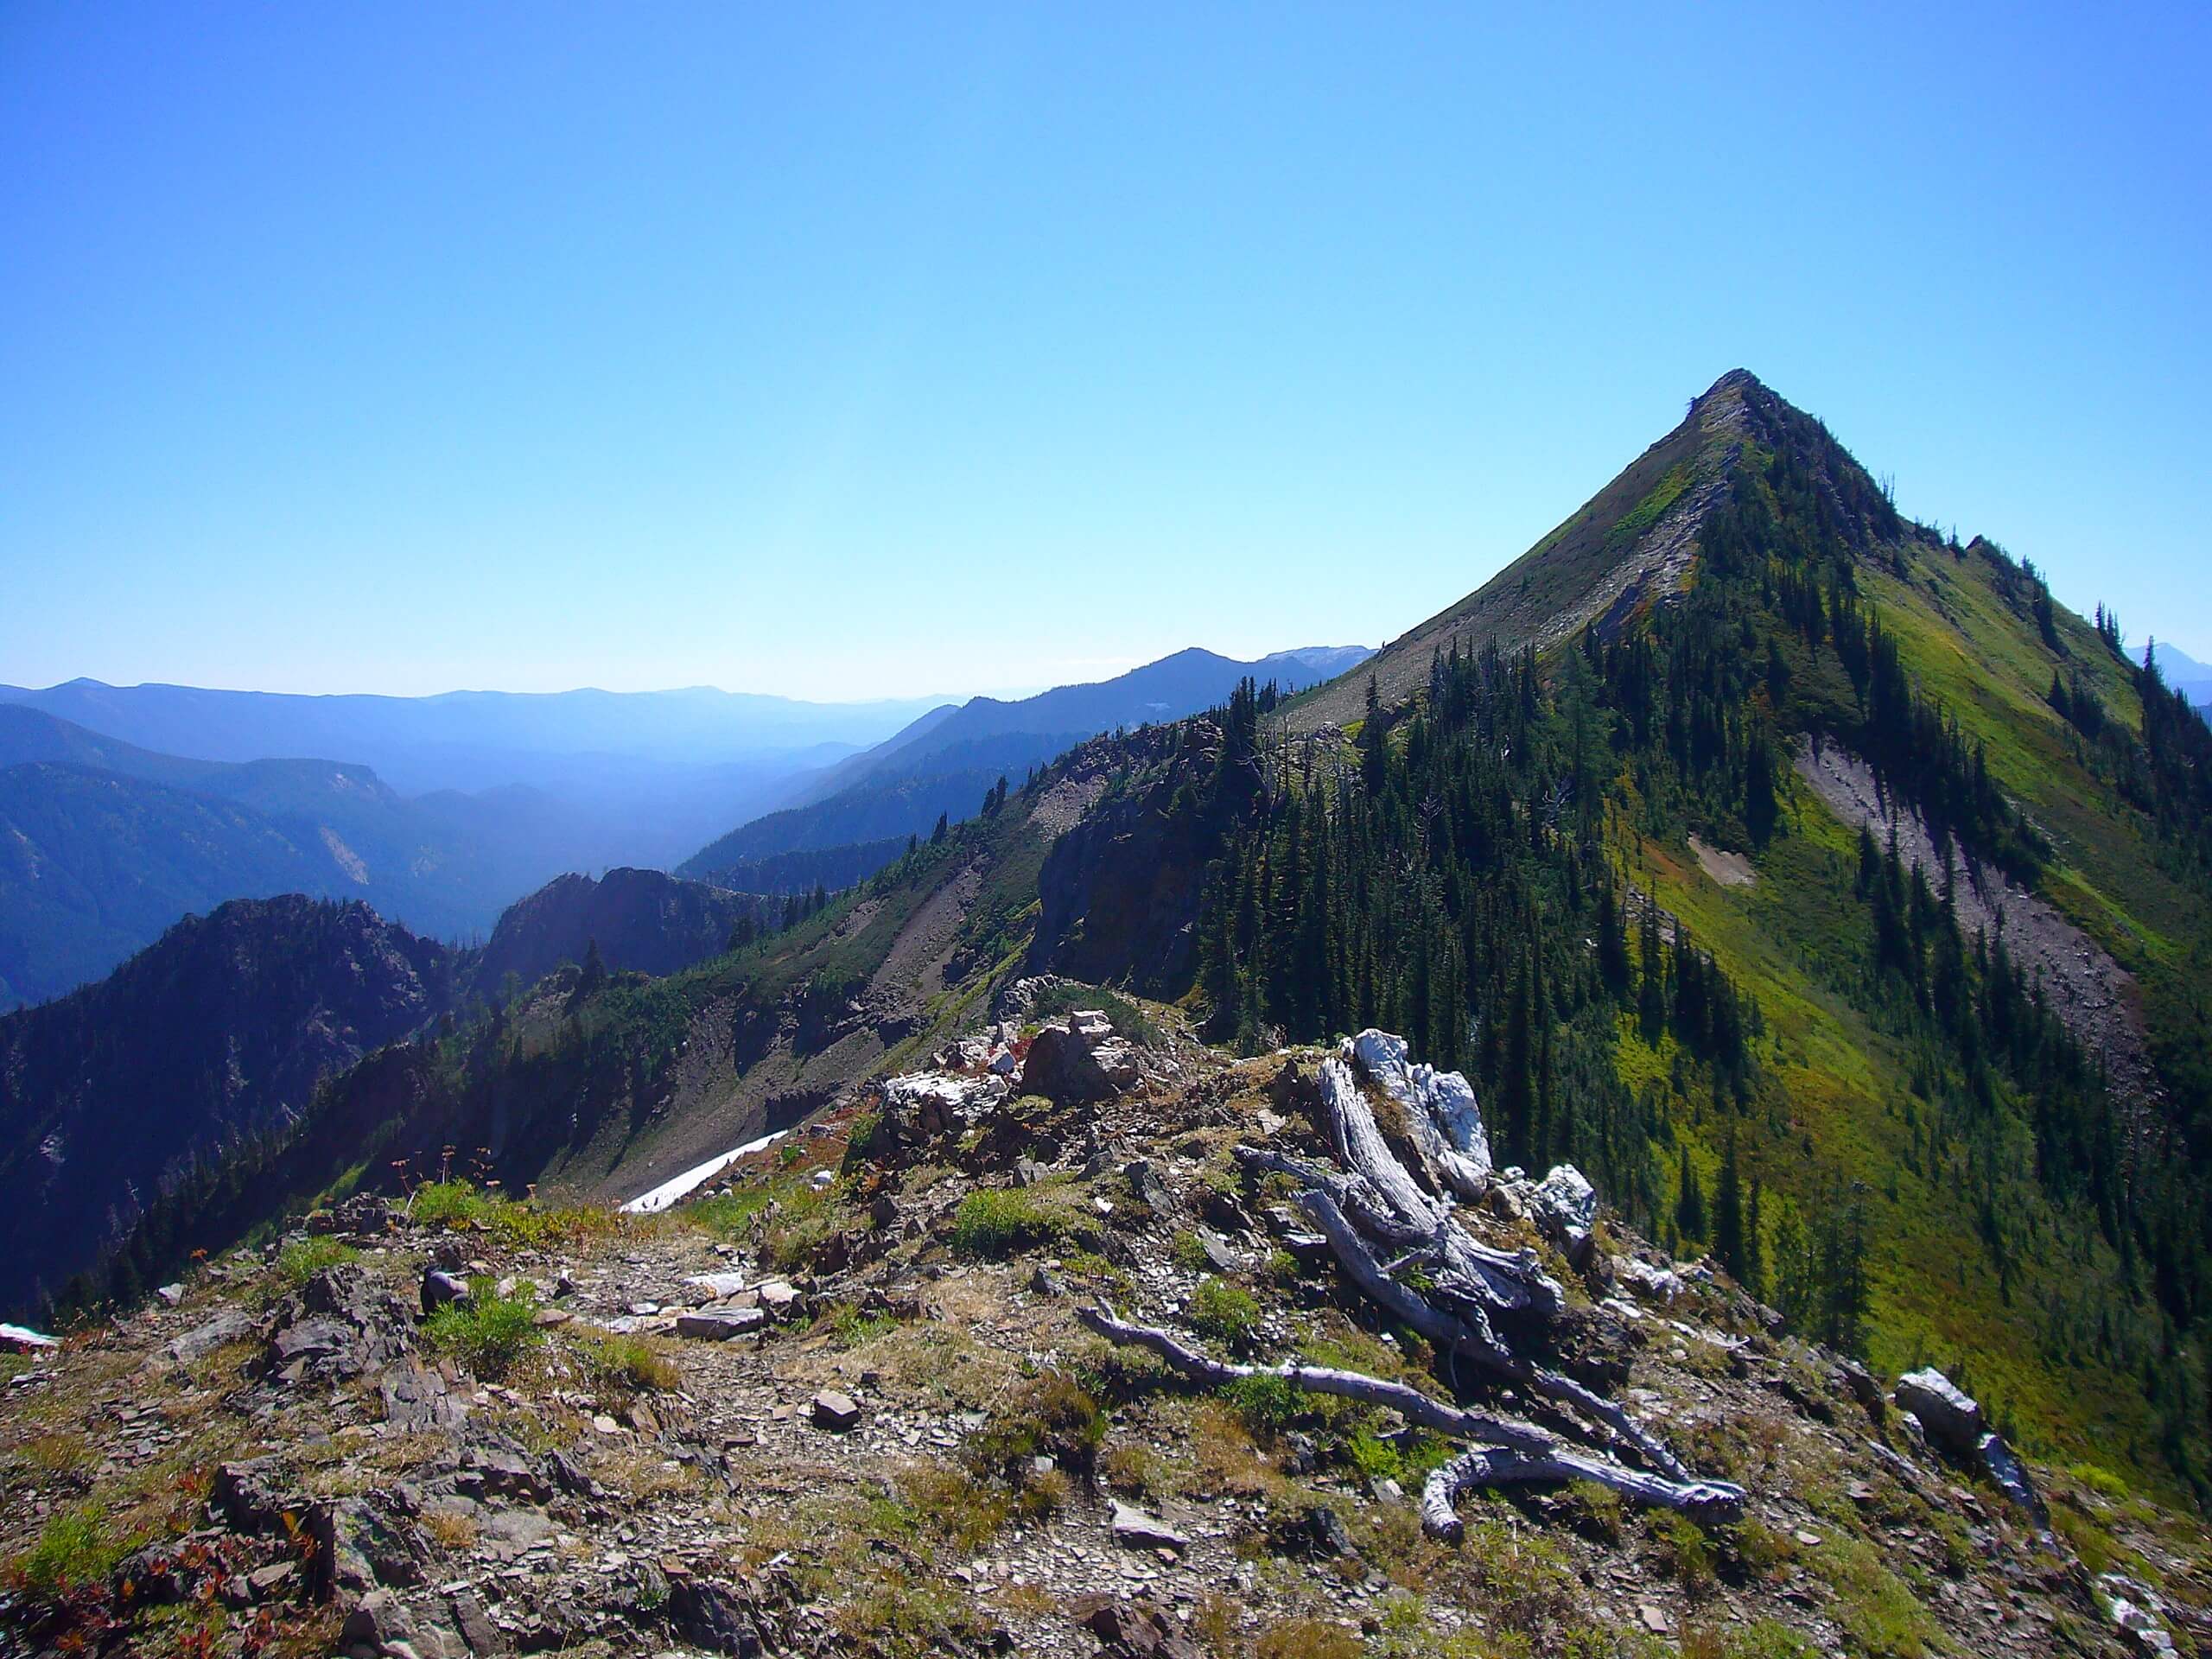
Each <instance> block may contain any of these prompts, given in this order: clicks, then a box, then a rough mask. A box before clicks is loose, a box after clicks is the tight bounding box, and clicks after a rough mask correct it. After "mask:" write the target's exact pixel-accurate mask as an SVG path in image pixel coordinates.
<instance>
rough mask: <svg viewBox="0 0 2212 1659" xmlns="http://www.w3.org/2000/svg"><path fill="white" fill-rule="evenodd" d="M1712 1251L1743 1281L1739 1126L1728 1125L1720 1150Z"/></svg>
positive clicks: (1742, 1211) (1714, 1203) (1732, 1274)
mask: <svg viewBox="0 0 2212 1659" xmlns="http://www.w3.org/2000/svg"><path fill="white" fill-rule="evenodd" d="M1713 1254H1714V1255H1717V1256H1719V1258H1720V1265H1721V1267H1722V1268H1723V1269H1725V1270H1726V1273H1727V1274H1728V1275H1729V1277H1731V1278H1732V1279H1734V1280H1735V1281H1737V1282H1738V1284H1741V1283H1742V1282H1743V1281H1744V1274H1745V1256H1744V1188H1743V1179H1742V1175H1741V1173H1740V1172H1739V1171H1738V1168H1737V1166H1736V1126H1735V1125H1734V1124H1733V1123H1731V1124H1730V1125H1729V1126H1728V1135H1727V1139H1726V1141H1723V1142H1722V1144H1721V1150H1720V1183H1719V1186H1718V1187H1717V1188H1715V1190H1714V1192H1713Z"/></svg>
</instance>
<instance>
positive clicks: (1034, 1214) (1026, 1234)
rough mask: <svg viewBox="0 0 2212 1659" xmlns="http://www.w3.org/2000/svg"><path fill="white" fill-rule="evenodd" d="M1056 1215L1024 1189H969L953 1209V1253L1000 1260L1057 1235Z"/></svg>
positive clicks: (1057, 1219) (1041, 1243) (1058, 1228)
mask: <svg viewBox="0 0 2212 1659" xmlns="http://www.w3.org/2000/svg"><path fill="white" fill-rule="evenodd" d="M1060 1231H1061V1222H1060V1218H1059V1217H1058V1216H1056V1215H1054V1214H1052V1211H1049V1210H1047V1209H1046V1208H1045V1206H1044V1205H1041V1204H1039V1203H1038V1202H1037V1200H1036V1199H1035V1198H1031V1197H1030V1196H1029V1194H1027V1192H1017V1191H1014V1190H1013V1189H1011V1188H1002V1187H987V1188H985V1189H984V1190H983V1191H982V1192H970V1193H969V1195H968V1196H967V1197H966V1198H963V1199H962V1200H961V1201H960V1208H959V1209H958V1210H957V1211H954V1212H953V1217H952V1248H953V1250H954V1251H955V1253H956V1254H958V1255H968V1256H988V1257H990V1258H992V1259H994V1260H1002V1259H1003V1258H1005V1257H1007V1256H1009V1255H1014V1254H1015V1253H1016V1252H1017V1251H1020V1250H1028V1249H1037V1248H1038V1247H1039V1246H1040V1245H1044V1244H1047V1243H1051V1242H1052V1240H1053V1239H1055V1238H1057V1237H1058V1236H1059V1234H1060Z"/></svg>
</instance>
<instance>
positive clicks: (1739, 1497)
mask: <svg viewBox="0 0 2212 1659" xmlns="http://www.w3.org/2000/svg"><path fill="white" fill-rule="evenodd" d="M1076 1318H1077V1319H1080V1320H1081V1321H1082V1322H1083V1323H1084V1325H1086V1326H1088V1327H1089V1328H1090V1330H1092V1331H1095V1332H1097V1333H1098V1334H1099V1335H1100V1336H1102V1337H1104V1338H1107V1339H1108V1340H1109V1341H1110V1342H1118V1343H1122V1344H1128V1345H1129V1346H1132V1347H1139V1348H1144V1349H1147V1350H1149V1351H1152V1352H1153V1353H1155V1354H1157V1355H1159V1356H1160V1358H1161V1359H1163V1360H1165V1361H1166V1363H1167V1364H1168V1365H1169V1366H1170V1367H1171V1368H1172V1369H1173V1370H1176V1371H1178V1372H1179V1373H1181V1374H1182V1375H1183V1376H1189V1377H1193V1378H1196V1379H1197V1380H1198V1381H1200V1382H1203V1383H1211V1384H1213V1385H1214V1386H1215V1387H1217V1388H1220V1387H1225V1386H1227V1385H1228V1384H1230V1383H1236V1382H1239V1381H1241V1380H1243V1379H1244V1378H1246V1377H1254V1376H1273V1377H1280V1378H1281V1380H1282V1381H1283V1382H1285V1383H1288V1384H1290V1385H1291V1386H1292V1387H1294V1388H1299V1389H1309V1390H1311V1391H1312V1392H1313V1393H1316V1394H1332V1395H1339V1396H1341V1397H1342V1398H1344V1399H1347V1400H1357V1401H1360V1402H1363V1403H1365V1404H1368V1405H1376V1406H1388V1407H1389V1408H1392V1409H1393V1410H1395V1411H1396V1412H1397V1413H1398V1414H1400V1415H1401V1416H1402V1417H1403V1418H1405V1420H1406V1421H1408V1422H1410V1423H1417V1424H1419V1425H1420V1426H1421V1427H1423V1428H1429V1429H1433V1430H1435V1431H1436V1432H1437V1433H1440V1434H1449V1435H1451V1436H1452V1437H1453V1438H1455V1439H1459V1440H1478V1441H1481V1442H1484V1444H1482V1445H1480V1446H1477V1447H1475V1448H1474V1449H1473V1450H1471V1451H1469V1452H1465V1453H1463V1454H1461V1455H1460V1456H1459V1457H1457V1458H1454V1459H1452V1461H1451V1462H1449V1463H1447V1464H1446V1465H1444V1466H1443V1467H1442V1468H1440V1469H1439V1470H1437V1471H1436V1472H1435V1473H1433V1474H1432V1475H1431V1476H1430V1477H1429V1478H1428V1481H1427V1484H1426V1485H1425V1486H1424V1487H1423V1489H1422V1491H1421V1525H1422V1526H1423V1528H1425V1529H1427V1531H1428V1532H1429V1533H1430V1534H1431V1535H1433V1536H1436V1537H1440V1538H1446V1539H1454V1540H1456V1539H1457V1538H1459V1535H1460V1533H1461V1530H1462V1528H1461V1525H1460V1522H1459V1515H1458V1514H1457V1512H1456V1510H1455V1509H1454V1505H1455V1503H1457V1500H1458V1499H1459V1497H1460V1496H1461V1495H1462V1494H1464V1493H1465V1492H1468V1491H1472V1490H1474V1489H1475V1488H1477V1487H1478V1486H1485V1485H1491V1486H1497V1485H1507V1484H1514V1483H1516V1482H1528V1481H1568V1480H1587V1481H1592V1482H1595V1483H1596V1484H1599V1485H1600V1486H1605V1487H1608V1488H1610V1489H1611V1490H1612V1491H1617V1492H1619V1493H1620V1494H1621V1495H1622V1496H1624V1497H1632V1498H1635V1499H1636V1500H1637V1501H1638V1502H1639V1503H1649V1504H1652V1505H1654V1506H1655V1507H1658V1508H1662V1509H1670V1510H1684V1511H1686V1512H1688V1513H1689V1514H1692V1515H1695V1516H1700V1517H1714V1518H1725V1517H1727V1516H1732V1515H1734V1514H1736V1513H1738V1512H1739V1511H1740V1510H1741V1509H1742V1507H1743V1502H1744V1494H1743V1490H1742V1489H1741V1488H1740V1487H1737V1486H1732V1485H1730V1484H1727V1483H1726V1482H1725V1481H1705V1480H1694V1479H1693V1480H1670V1479H1669V1478H1666V1477H1665V1476H1662V1475H1655V1474H1649V1473H1646V1472H1645V1471H1643V1470H1639V1469H1628V1468H1624V1467H1623V1466H1622V1465H1619V1464H1617V1463H1613V1462H1611V1461H1610V1460H1608V1459H1604V1458H1597V1457H1590V1456H1586V1455H1585V1454H1583V1453H1580V1452H1575V1451H1573V1450H1571V1449H1569V1448H1567V1447H1566V1446H1561V1445H1560V1443H1559V1441H1558V1440H1556V1439H1555V1438H1554V1437H1553V1436H1552V1435H1549V1434H1548V1433H1545V1432H1544V1431H1543V1430H1541V1429H1540V1428H1537V1427H1535V1426H1534V1425H1532V1424H1528V1423H1517V1422H1512V1421H1507V1420H1505V1419H1502V1418H1497V1417H1491V1416H1489V1415H1487V1414H1484V1413H1481V1412H1472V1411H1466V1410H1463V1409H1462V1408H1459V1407H1457V1406H1448V1405H1446V1404H1445V1403H1444V1402H1442V1401H1440V1400H1433V1399H1431V1398H1430V1397H1429V1396H1428V1395H1425V1394H1423V1393H1421V1391H1420V1390H1419V1389H1411V1388H1408V1387H1407V1386H1406V1385H1405V1384H1404V1383H1392V1382H1389V1381H1388V1380H1386V1379H1384V1378H1383V1377H1379V1376H1368V1375H1367V1374H1366V1373H1365V1372H1363V1371H1346V1370H1338V1369H1336V1368H1335V1367H1333V1366H1326V1365H1305V1364H1300V1363H1298V1362H1297V1361H1295V1360H1291V1361H1287V1362H1285V1363H1282V1364H1281V1365H1244V1364H1236V1363H1230V1362H1228V1361H1224V1360H1218V1359H1214V1358H1212V1357H1209V1356H1208V1355H1205V1354H1203V1353H1200V1352H1199V1351H1198V1350H1197V1349H1195V1348H1192V1347H1191V1346H1190V1345H1189V1344H1185V1343H1183V1342H1180V1341H1178V1340H1177V1339H1176V1338H1174V1337H1173V1335H1171V1334H1170V1333H1169V1332H1166V1331H1162V1330H1160V1329H1159V1328H1158V1327H1157V1326H1154V1325H1133V1324H1131V1323H1129V1322H1128V1321H1127V1320H1124V1319H1117V1318H1116V1317H1115V1315H1114V1313H1112V1312H1111V1311H1110V1310H1109V1309H1107V1308H1104V1307H1081V1308H1077V1310H1076Z"/></svg>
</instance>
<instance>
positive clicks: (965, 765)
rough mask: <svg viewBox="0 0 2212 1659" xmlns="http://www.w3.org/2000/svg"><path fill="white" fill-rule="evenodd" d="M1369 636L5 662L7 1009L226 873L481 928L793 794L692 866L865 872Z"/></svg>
mask: <svg viewBox="0 0 2212 1659" xmlns="http://www.w3.org/2000/svg"><path fill="white" fill-rule="evenodd" d="M1361 655H1363V652H1360V651H1359V650H1358V649H1357V648H1351V649H1349V650H1327V649H1323V650H1315V651H1305V652H1279V653H1277V654H1276V655H1274V656H1273V657H1268V658H1261V659H1260V660H1258V661H1257V662H1254V663H1238V662H1235V661H1232V660H1231V659H1230V658H1223V657H1217V656H1214V655H1213V654H1212V653H1211V652H1200V651H1187V652H1179V653H1177V654H1176V655H1175V656H1173V657H1171V658H1166V659H1164V660H1163V661H1161V662H1159V663H1154V664H1148V665H1147V666H1146V667H1144V668H1141V669H1138V670H1135V671H1133V672H1131V673H1128V674H1125V675H1122V676H1121V677H1118V678H1117V679H1114V680H1109V681H1107V682H1104V683H1101V684H1097V685H1083V686H1067V687H1062V688H1059V689H1058V690H1052V691H1047V692H1045V693H1042V694H1040V695H1039V696H1034V697H1029V698H1024V699H1021V700H1019V701H1013V702H1003V701H1000V700H997V699H994V698H988V697H978V698H976V699H974V700H973V701H971V702H967V703H964V704H949V703H947V704H937V705H934V706H931V705H930V704H928V703H925V702H917V701H912V700H909V701H906V702H874V703H854V704H823V703H807V702H793V701H791V700H789V699H785V698H779V697H767V696H746V695H738V694H732V693H728V692H721V691H715V690H684V691H667V692H641V693H621V694H617V693H610V692H601V691H574V692H563V693H559V694H556V695H550V696H527V695H512V694H507V693H499V692H454V693H452V694H450V695H448V696H440V697H423V698H405V697H380V696H334V697H307V696H287V695H276V694H263V693H257V692H242V691H223V690H200V689H197V688H194V687H189V686H172V685H138V686H110V685H105V684H102V683H99V681H96V680H73V681H71V682H69V683H67V684H64V685H58V686H52V687H48V688H47V689H45V690H36V691H33V690H22V689H21V688H16V687H0V1009H6V1008H9V1007H16V1006H21V1005H25V1004H33V1003H37V1002H41V1001H46V1000H48V999H49V998H52V997H54V996H58V995H61V994H62V993H64V992H66V991H68V990H69V989H71V988H73V987H75V986H78V985H81V984H84V983H86V982H90V981H92V980H94V979H97V978H99V976H101V975H103V974H105V973H106V972H108V971H109V970H110V969H112V968H114V967H115V966H116V965H117V964H118V963H121V962H122V961H123V960H124V958H125V957H129V956H130V954H131V953H132V952H133V951H135V950H140V949H142V948H143V947H144V946H146V945H148V944H151V943H152V942H153V941H154V940H155V939H156V938H159V937H160V936H161V934H162V931H163V930H164V929H166V928H168V926H169V925H171V924H172V923H174V922H175V921H176V920H177V919H178V918H181V917H182V916H185V915H188V914H192V913H205V912H208V911H211V910H213V909H214V908H215V907H216V906H219V905H220V904H222V903H223V902H225V901H226V900H227V899H247V898H265V897H269V896H271V895H274V894H277V893H305V894H308V895H310V896H314V897H318V898H329V899H363V900H365V901H367V902H368V903H369V904H371V905H372V906H374V907H375V908H376V910H377V912H378V914H379V915H380V916H381V917H382V918H385V919H386V920H390V921H395V922H398V923H401V924H404V925H405V926H407V927H408V928H410V930H412V931H414V932H416V933H418V934H422V935H424V936H429V937H435V938H444V939H447V940H450V941H463V940H467V939H468V938H472V937H477V938H480V937H482V936H483V934H484V933H485V932H486V930H488V929H490V928H491V927H492V925H493V923H494V922H495V920H497V919H498V918H499V916H500V914H501V912H503V911H504V910H505V908H506V906H509V905H510V904H512V902H513V901H515V900H516V899H518V898H519V897H520V896H521V895H523V894H524V893H530V892H531V891H532V890H533V889H535V888H537V887H541V886H542V885H543V883H545V882H546V881H548V880H550V879H551V878H553V877H555V876H556V875H559V874H563V873H564V872H574V871H579V870H594V869H610V870H619V869H625V868H629V869H639V868H664V867H666V866H669V865H671V864H674V863H676V862H677V861H678V860H679V859H681V858H683V855H685V854H686V853H687V852H690V851H691V850H692V849H696V848H697V847H699V845H700V843H701V842H702V841H704V840H706V839H707V838H708V837H709V836H713V835H715V833H716V832H717V831H723V830H727V829H728V827H729V826H730V825H731V824H733V823H739V824H747V823H752V822H753V821H755V820H758V819H759V818H760V814H762V813H764V812H769V811H770V810H771V809H773V808H779V807H783V806H785V805H786V804H791V803H794V802H796V803H799V806H798V810H797V811H796V812H776V813H773V814H772V816H771V817H769V818H768V819H767V820H766V821H765V827H762V828H756V829H752V830H750V831H749V832H747V831H741V832H739V836H738V838H737V839H735V840H733V838H732V837H731V836H728V835H724V836H721V840H719V841H717V842H715V846H714V848H713V849H710V852H711V853H712V856H711V857H709V856H707V855H698V856H695V857H693V858H692V859H691V860H690V861H689V862H688V863H687V864H685V865H684V867H683V868H684V869H685V871H686V873H687V874H692V875H696V876H699V877H702V878H703V879H708V880H711V881H712V882H713V883H714V884H715V885H717V886H720V887H725V888H735V889H737V890H739V891H741V892H742V893H754V894H759V895H777V894H782V893H791V892H804V891H809V890H810V889H812V888H813V887H817V886H822V887H829V888H833V889H834V888H838V887H846V886H849V885H850V884H851V883H852V882H853V881H855V880H859V879H861V877H862V876H865V875H866V874H868V873H870V872H871V871H874V870H875V869H878V868H881V867H882V866H883V865H884V864H885V863H887V862H888V861H890V860H891V859H892V858H893V857H894V856H895V855H897V854H898V852H899V850H900V849H902V848H903V847H904V846H905V844H906V837H907V836H910V835H912V834H916V833H926V832H927V831H928V829H930V827H931V825H932V824H934V823H935V822H936V820H937V818H938V816H939V814H944V815H946V816H948V817H951V818H953V819H955V820H957V819H959V818H962V817H966V816H967V815H968V814H969V813H970V812H972V811H973V810H975V809H976V805H977V804H978V803H979V802H980V801H981V800H982V795H983V791H985V790H986V789H987V788H988V787H989V786H990V785H992V784H993V783H994V782H995V780H996V779H998V777H999V776H1000V775H1001V773H1007V772H1011V773H1013V774H1014V775H1016V776H1020V775H1021V774H1022V773H1023V772H1026V770H1027V768H1028V767H1030V766H1036V765H1040V764H1042V763H1043V762H1044V761H1046V760H1051V759H1052V757H1053V756H1055V755H1057V754H1058V753H1060V752H1061V751H1063V750H1064V749H1065V748H1067V747H1069V746H1070V745H1071V744H1072V743H1075V742H1077V741H1081V740H1082V739H1084V738H1085V737H1088V736H1090V735H1091V734H1094V733H1096V732H1099V731H1104V730H1109V729H1111V728H1116V727H1119V726H1135V725H1141V724H1143V723H1145V722H1146V721H1152V720H1158V719H1166V718H1172V717H1174V716H1177V715H1184V714H1188V713H1190V712H1191V711H1192V710H1193V709H1198V708H1203V707H1205V706H1206V705H1207V704H1209V703H1212V702H1219V701H1220V700H1221V699H1222V698H1224V697H1225V696H1227V695H1228V692H1229V690H1230V687H1231V686H1232V685H1233V684H1234V683H1236V680H1237V679H1238V678H1239V677H1242V676H1243V675H1246V674H1254V675H1256V676H1258V677H1262V678H1268V677H1276V678H1281V679H1285V680H1287V681H1290V682H1293V683H1310V682H1311V681H1313V680H1314V679H1317V678H1320V677H1325V676H1326V675H1327V674H1328V673H1331V672H1334V671H1337V669H1338V667H1339V666H1341V665H1342V664H1346V663H1348V662H1351V661H1356V660H1357V659H1358V658H1359V657H1360V656H1361ZM902 721H903V722H905V723H904V724H903V725H902V724H900V722H902ZM862 743H874V745H875V747H871V748H868V749H865V750H859V751H858V752H855V751H856V746H858V745H860V744H862ZM306 756H334V757H343V758H336V759H307V758H295V757H306ZM725 843H728V845H727V846H725ZM739 907H740V908H742V907H743V906H742V905H741V904H740V906H739ZM727 908H728V907H727V906H725V909H727ZM704 925H705V924H703V923H702V926H704ZM719 926H720V932H719V933H718V934H717V935H716V937H717V938H719V937H721V936H722V935H726V934H727V932H728V918H727V917H726V916H725V917H724V918H723V919H722V920H721V923H720V924H719ZM708 931H713V930H712V929H709V930H708Z"/></svg>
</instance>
